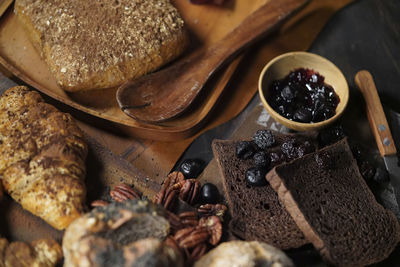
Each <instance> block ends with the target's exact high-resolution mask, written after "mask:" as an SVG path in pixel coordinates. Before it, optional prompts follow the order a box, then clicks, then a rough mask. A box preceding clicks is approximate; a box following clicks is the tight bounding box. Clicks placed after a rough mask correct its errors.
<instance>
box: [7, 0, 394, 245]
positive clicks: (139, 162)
mask: <svg viewBox="0 0 400 267" xmlns="http://www.w3.org/2000/svg"><path fill="white" fill-rule="evenodd" d="M232 1H234V0H232ZM351 2H353V1H351V0H313V1H312V2H311V4H310V5H309V6H308V7H307V8H306V9H305V10H303V11H302V12H301V13H300V14H298V15H297V16H296V17H295V18H294V19H292V20H291V21H290V22H289V23H287V24H286V25H285V26H284V27H283V29H282V30H281V31H280V32H279V34H278V35H275V36H273V37H271V38H268V39H266V40H262V41H261V42H260V43H259V44H257V45H256V46H255V47H253V48H252V49H251V50H250V51H248V52H247V53H246V54H245V55H244V59H243V60H242V61H241V63H240V65H239V67H238V71H237V72H236V74H235V75H234V77H233V79H232V81H231V83H230V85H229V86H228V88H226V93H225V94H224V95H223V96H222V99H221V101H219V103H218V105H217V106H216V108H215V110H214V111H213V112H212V114H211V115H210V116H209V118H208V121H207V124H206V125H205V126H204V127H203V128H202V129H201V130H200V131H199V132H198V133H197V134H196V135H194V136H193V137H191V138H187V139H185V140H180V141H176V142H159V141H153V140H146V139H138V138H132V137H129V136H126V135H124V134H123V133H121V132H118V131H116V130H115V129H113V128H112V127H110V126H109V125H108V124H107V122H106V121H103V120H99V119H96V118H94V117H92V116H89V115H87V114H85V113H83V112H80V111H76V110H74V109H72V108H70V107H69V106H66V105H64V104H62V103H59V102H57V101H55V100H53V99H51V98H49V97H46V96H44V97H45V100H46V101H47V102H49V103H51V104H53V105H55V106H56V107H57V108H59V109H60V110H62V111H64V112H69V113H71V114H72V115H73V116H74V117H75V118H76V119H77V120H78V123H79V126H80V127H81V128H82V129H83V130H84V131H85V133H86V134H87V136H88V138H89V143H90V147H91V153H90V154H89V155H90V158H89V160H88V169H89V172H88V176H90V177H89V181H95V179H94V178H93V177H100V178H99V180H100V181H101V183H98V182H97V183H96V182H94V184H92V185H89V190H88V191H89V196H88V198H89V199H95V198H97V197H99V196H101V195H102V194H104V193H105V191H106V189H104V188H103V189H101V188H102V186H104V184H105V185H107V186H109V185H110V184H112V183H115V182H117V180H126V181H134V182H135V183H138V184H139V185H138V186H139V187H141V188H143V190H147V191H148V195H149V196H151V194H153V193H154V190H157V188H158V186H159V184H160V183H161V181H162V179H163V178H164V177H165V175H166V174H167V173H168V172H170V170H171V169H172V168H173V167H174V165H175V164H176V163H177V162H179V159H180V158H181V156H182V154H183V153H184V151H185V150H186V148H187V147H188V146H189V145H190V144H191V143H192V141H193V140H196V139H197V140H200V142H198V143H197V144H198V146H203V149H202V150H201V149H193V148H192V149H191V151H192V152H191V154H189V156H190V157H192V156H195V155H196V151H198V152H197V153H205V154H207V153H208V154H207V155H206V156H205V157H206V158H207V159H210V156H209V155H210V154H209V152H210V147H208V148H207V147H206V145H208V142H205V143H204V144H202V142H201V140H203V138H204V140H206V139H207V140H211V139H212V138H213V137H221V136H224V137H226V138H227V137H229V135H230V134H231V133H232V132H233V130H234V129H235V128H236V127H237V123H236V124H235V123H231V124H225V127H224V128H220V129H223V130H221V131H222V132H221V131H218V130H217V131H213V130H211V131H209V130H210V129H213V128H214V127H216V126H218V125H221V124H223V123H225V122H227V121H229V120H230V119H232V118H233V117H235V116H236V115H238V114H239V113H240V112H241V111H242V110H243V109H244V108H245V107H246V105H247V104H248V102H249V101H250V99H251V97H252V96H253V95H254V94H255V93H256V90H257V79H258V74H259V72H260V71H261V69H262V67H263V66H264V65H265V64H266V63H267V62H268V60H270V59H272V58H273V57H275V56H277V55H279V54H282V53H285V52H288V51H296V50H303V51H304V50H309V49H310V48H311V49H312V51H313V52H316V53H320V54H321V55H324V56H327V57H328V58H330V59H332V61H334V62H335V63H337V64H338V65H339V67H340V68H341V69H342V70H343V71H344V73H345V75H346V77H347V79H348V80H350V79H352V75H353V73H352V72H353V69H351V66H354V65H355V64H356V65H357V67H358V66H359V64H357V63H355V62H358V63H359V62H360V60H361V61H362V62H364V63H365V62H368V64H370V65H368V64H366V66H367V67H369V68H372V69H373V71H374V72H375V73H377V74H378V73H379V74H378V77H377V79H378V81H377V85H378V88H379V87H381V88H386V87H390V86H389V85H387V84H386V83H383V81H384V80H385V78H387V80H389V78H390V79H391V80H392V81H395V80H396V78H397V79H398V77H400V67H399V65H398V64H399V62H400V60H398V59H399V58H398V55H400V53H397V54H393V55H392V57H391V58H392V60H391V61H390V62H389V63H390V66H391V67H392V68H393V70H394V71H392V70H388V69H387V64H386V63H387V62H382V61H374V60H375V59H374V60H370V61H368V58H370V57H371V56H372V55H369V54H363V53H366V52H360V50H357V48H359V47H363V45H362V43H361V42H365V40H362V41H361V40H360V43H358V42H356V41H354V40H352V41H350V37H351V35H354V33H353V32H352V30H354V28H356V29H361V28H362V32H361V33H360V34H362V35H363V36H364V37H365V39H369V40H371V43H370V44H368V45H371V46H372V45H375V46H378V47H379V49H380V51H384V52H385V53H386V54H391V53H393V52H392V49H394V48H393V47H392V46H393V44H397V49H400V42H399V40H400V38H399V33H400V30H399V29H400V23H399V21H398V20H399V19H400V16H398V14H400V7H399V4H398V2H399V1H398V0H358V1H355V2H354V3H353V4H351V6H350V7H349V8H353V9H354V7H357V6H359V7H360V11H362V13H360V14H358V16H355V17H352V18H349V16H353V15H354V14H353V13H351V14H348V13H345V11H346V10H347V9H345V10H343V12H340V13H339V14H338V16H337V17H335V20H336V24H335V25H333V24H332V23H328V25H327V27H326V28H325V29H324V30H323V32H322V34H321V35H320V36H319V38H324V43H330V44H331V47H329V49H328V48H327V47H325V46H323V47H321V46H318V44H317V43H314V45H312V44H313V42H314V40H315V39H316V37H317V36H318V34H319V33H320V32H321V30H322V29H323V28H324V25H325V24H326V23H327V22H328V21H329V19H330V18H331V17H332V16H333V15H334V14H335V13H336V12H337V11H338V10H339V9H340V8H341V7H343V6H345V5H347V4H349V3H351ZM371 14H372V15H371ZM374 14H381V16H375V17H374ZM374 19H376V27H375V28H371V29H369V30H368V29H364V28H363V25H364V24H365V25H369V24H367V23H366V22H368V21H370V20H374ZM393 20H397V21H396V22H397V23H393ZM338 21H339V22H338ZM342 21H343V23H341V22H342ZM346 23H352V26H353V27H347V25H346ZM338 24H339V26H338ZM378 25H384V28H385V29H386V32H387V35H385V32H384V33H382V32H377V30H378V29H380V28H379V27H378ZM339 32H340V34H342V35H340V34H339ZM393 32H394V33H395V34H394V35H393V34H392V33H393ZM333 33H335V34H336V35H333ZM343 34H344V36H346V34H347V39H337V38H338V36H343ZM396 34H397V35H396ZM333 36H335V37H333ZM329 38H331V39H329ZM332 38H333V39H332ZM335 38H336V39H335ZM340 38H342V37H340ZM379 38H384V40H387V39H390V40H391V41H390V42H386V41H384V42H379V41H378V40H379ZM320 40H322V39H317V41H320ZM329 41H330V42H329ZM364 45H365V43H364ZM335 48H337V50H336V53H332V51H334V50H335ZM345 49H347V50H350V51H347V54H346V56H344V54H345V53H344V52H343V51H344V50H345ZM365 51H366V50H365ZM398 52H400V51H398ZM349 53H350V54H351V53H354V55H355V56H356V57H354V58H349ZM375 56H376V55H375ZM377 62H378V63H377ZM380 70H381V71H380ZM384 72H386V73H388V75H386V76H385V75H384ZM389 82H390V81H389ZM15 84H21V82H20V81H18V80H16V79H15V78H14V77H12V76H11V75H10V73H8V72H7V70H5V69H3V68H2V69H1V73H0V92H1V93H2V92H3V91H4V90H6V89H8V88H9V87H11V86H13V85H15ZM350 84H351V83H350ZM390 85H393V84H392V83H390ZM393 88H395V89H393ZM396 90H397V92H399V90H400V89H399V85H398V82H397V81H396V83H395V84H394V85H393V86H392V90H391V91H390V92H391V93H390V94H392V93H393V92H396ZM244 91H246V92H248V93H246V95H247V97H246V101H243V92H244ZM390 94H389V95H390ZM399 95H400V94H399V93H397V94H396V93H395V96H394V98H395V97H396V96H399ZM389 99H393V96H392V97H389ZM254 102H257V99H255V100H254ZM392 102H393V101H392ZM394 103H396V101H394ZM398 103H400V102H397V104H398ZM394 105H395V106H396V104H394ZM253 107H254V104H253V106H251V108H248V109H249V110H247V112H251V109H252V108H253ZM397 107H400V105H398V106H397ZM242 120H243V119H242ZM199 144H200V145H199ZM204 147H205V149H204ZM183 157H188V155H187V154H184V155H183ZM116 177H118V178H116ZM146 188H147V189H146ZM7 203H10V202H7ZM3 205H4V204H3ZM18 212H20V213H23V211H18ZM25 215H26V214H25ZM18 216H20V215H18ZM26 216H28V217H29V215H26ZM28 217H27V218H28ZM11 220H12V215H10V216H9V217H7V218H5V219H0V233H2V234H5V235H6V236H8V237H10V238H11V239H20V240H21V239H22V240H31V239H34V238H37V237H38V236H43V235H44V236H46V235H47V236H58V238H60V235H61V233H58V232H54V231H52V230H50V229H49V228H48V227H43V225H42V224H41V223H40V222H38V223H37V224H34V225H33V226H32V225H30V226H29V228H27V229H26V230H25V231H22V232H21V231H18V230H20V229H22V227H24V223H21V225H19V226H18V227H12V226H11V225H12V223H11ZM34 227H39V228H40V230H39V231H36V232H35V231H34V230H32V229H33V228H34Z"/></svg>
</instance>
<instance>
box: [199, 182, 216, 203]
mask: <svg viewBox="0 0 400 267" xmlns="http://www.w3.org/2000/svg"><path fill="white" fill-rule="evenodd" d="M200 197H201V203H203V204H215V203H217V202H218V201H219V192H218V188H217V187H216V186H215V185H214V184H212V183H206V184H204V185H203V186H202V187H201V191H200Z"/></svg>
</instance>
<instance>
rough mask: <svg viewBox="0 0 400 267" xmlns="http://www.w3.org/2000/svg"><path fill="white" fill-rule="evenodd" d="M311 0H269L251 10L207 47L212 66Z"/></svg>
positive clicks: (218, 64)
mask: <svg viewBox="0 0 400 267" xmlns="http://www.w3.org/2000/svg"><path fill="white" fill-rule="evenodd" d="M308 2H309V0H269V1H267V2H266V3H265V4H264V5H262V6H261V7H259V8H258V9H257V10H255V11H254V12H253V13H251V14H250V15H249V16H248V17H247V18H246V19H245V20H244V21H242V22H241V23H240V24H239V25H238V26H237V27H236V28H235V29H233V30H232V31H231V32H229V33H228V34H227V35H226V36H225V37H224V38H222V39H221V40H220V41H218V42H216V43H215V44H213V45H212V46H211V47H209V48H208V49H207V51H205V53H206V54H207V56H203V58H204V59H205V60H206V61H207V65H208V66H210V65H213V67H209V70H211V71H215V70H216V69H219V67H220V66H221V65H223V64H224V63H226V62H228V61H230V60H231V59H232V58H234V57H235V56H236V55H237V54H238V53H240V52H241V51H243V50H244V49H245V48H247V47H249V46H251V45H252V44H253V43H255V42H256V41H257V40H259V39H261V38H263V37H265V36H266V35H267V34H268V33H271V32H272V31H274V30H275V29H277V28H278V27H279V26H280V25H281V24H283V23H284V22H285V21H286V19H287V18H288V17H289V16H292V15H293V14H294V13H295V12H296V11H298V10H300V9H301V8H302V7H303V6H305V5H306V4H307V3H308Z"/></svg>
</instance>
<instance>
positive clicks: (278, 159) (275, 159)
mask: <svg viewBox="0 0 400 267" xmlns="http://www.w3.org/2000/svg"><path fill="white" fill-rule="evenodd" d="M269 158H270V162H271V167H273V166H276V165H279V164H281V163H283V162H285V156H284V155H283V154H282V153H279V152H271V153H270V154H269Z"/></svg>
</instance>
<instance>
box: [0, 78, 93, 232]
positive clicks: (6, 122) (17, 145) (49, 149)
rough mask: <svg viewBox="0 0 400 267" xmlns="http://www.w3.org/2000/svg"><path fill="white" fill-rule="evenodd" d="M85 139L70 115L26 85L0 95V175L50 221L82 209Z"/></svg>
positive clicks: (57, 222) (60, 222)
mask: <svg viewBox="0 0 400 267" xmlns="http://www.w3.org/2000/svg"><path fill="white" fill-rule="evenodd" d="M86 155H87V144H86V142H85V140H84V136H83V133H82V131H81V130H80V129H79V128H78V126H77V125H76V123H75V121H74V119H73V118H72V116H70V115H69V114H66V113H62V112H59V111H58V110H57V109H56V108H55V107H53V106H51V105H49V104H47V103H45V102H44V101H43V99H42V98H41V96H40V95H39V93H37V92H35V91H30V90H29V89H28V88H27V87H24V86H16V87H13V88H10V89H8V90H7V91H6V92H5V93H4V94H3V95H2V97H1V98H0V176H2V183H3V186H4V190H5V191H6V192H7V193H8V194H9V195H10V196H11V197H12V198H13V199H14V200H16V201H17V202H18V203H20V204H21V205H22V207H23V208H24V209H26V210H28V211H30V212H31V213H33V214H35V215H37V216H39V217H41V218H42V219H43V220H45V221H46V222H47V223H49V224H50V225H51V226H53V227H55V228H57V229H59V230H61V229H64V228H66V227H67V226H68V225H69V224H70V223H71V222H72V221H73V220H74V219H76V218H77V217H79V216H80V215H81V214H82V213H83V211H84V202H85V198H86V188H85V184H84V177H85V174H86V168H85V158H86Z"/></svg>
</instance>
